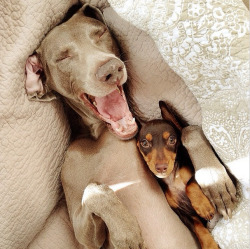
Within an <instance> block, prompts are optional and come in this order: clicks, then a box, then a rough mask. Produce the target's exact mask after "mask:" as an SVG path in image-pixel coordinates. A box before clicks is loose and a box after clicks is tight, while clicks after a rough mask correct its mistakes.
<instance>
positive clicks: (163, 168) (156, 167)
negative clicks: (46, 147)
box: [155, 163, 168, 173]
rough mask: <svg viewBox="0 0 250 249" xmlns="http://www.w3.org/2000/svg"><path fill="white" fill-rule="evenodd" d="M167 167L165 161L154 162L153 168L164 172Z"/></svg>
mask: <svg viewBox="0 0 250 249" xmlns="http://www.w3.org/2000/svg"><path fill="white" fill-rule="evenodd" d="M167 168H168V166H167V164H165V163H164V164H156V165H155V169H156V171H157V172H158V173H166V171H167Z"/></svg>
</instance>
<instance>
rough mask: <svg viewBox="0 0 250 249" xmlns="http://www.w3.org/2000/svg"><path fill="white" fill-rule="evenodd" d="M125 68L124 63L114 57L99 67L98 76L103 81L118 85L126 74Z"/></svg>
mask: <svg viewBox="0 0 250 249" xmlns="http://www.w3.org/2000/svg"><path fill="white" fill-rule="evenodd" d="M123 68H124V64H123V63H122V62H121V61H120V60H118V59H115V58H113V59H111V60H109V61H108V62H106V63H105V64H103V65H102V66H101V67H99V68H98V70H97V73H96V77H97V79H98V80H99V81H101V82H104V83H108V84H117V85H118V84H119V83H120V80H121V79H122V77H123V76H124V72H123Z"/></svg>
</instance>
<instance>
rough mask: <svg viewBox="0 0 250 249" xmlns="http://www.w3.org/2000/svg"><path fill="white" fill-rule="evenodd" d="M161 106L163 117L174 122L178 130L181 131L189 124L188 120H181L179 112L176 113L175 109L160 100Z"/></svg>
mask: <svg viewBox="0 0 250 249" xmlns="http://www.w3.org/2000/svg"><path fill="white" fill-rule="evenodd" d="M159 106H160V109H161V115H162V118H163V119H165V120H168V121H170V122H172V123H173V124H174V125H175V126H176V127H177V128H178V130H180V131H181V130H182V129H183V128H184V127H185V126H187V124H186V122H185V121H183V120H181V119H180V117H178V115H177V113H174V111H173V110H172V109H171V108H170V107H169V106H168V105H167V104H166V103H165V102H164V101H160V102H159Z"/></svg>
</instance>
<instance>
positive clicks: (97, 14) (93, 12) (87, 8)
mask: <svg viewBox="0 0 250 249" xmlns="http://www.w3.org/2000/svg"><path fill="white" fill-rule="evenodd" d="M80 11H81V12H82V13H83V14H84V16H87V17H92V18H94V19H97V20H99V21H101V22H102V23H104V24H105V25H106V26H107V24H106V22H105V20H104V16H103V14H102V12H101V11H100V10H99V9H98V8H96V7H94V6H91V5H89V4H84V5H83V6H82V8H81V9H80Z"/></svg>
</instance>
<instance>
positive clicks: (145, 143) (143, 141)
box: [140, 139, 152, 149]
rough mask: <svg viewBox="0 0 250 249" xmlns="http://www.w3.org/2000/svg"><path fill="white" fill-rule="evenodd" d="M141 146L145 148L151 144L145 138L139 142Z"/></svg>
mask: <svg viewBox="0 0 250 249" xmlns="http://www.w3.org/2000/svg"><path fill="white" fill-rule="evenodd" d="M140 144H141V146H142V147H143V148H145V149H148V148H150V147H151V146H152V144H151V143H150V142H149V141H148V140H147V139H143V140H142V141H141V142H140Z"/></svg>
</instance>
